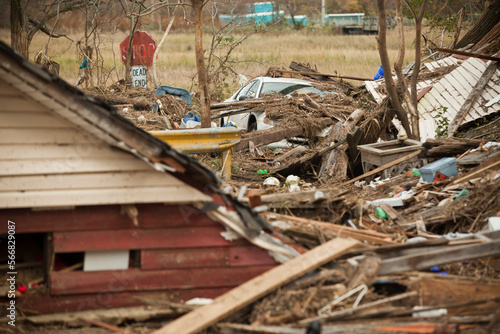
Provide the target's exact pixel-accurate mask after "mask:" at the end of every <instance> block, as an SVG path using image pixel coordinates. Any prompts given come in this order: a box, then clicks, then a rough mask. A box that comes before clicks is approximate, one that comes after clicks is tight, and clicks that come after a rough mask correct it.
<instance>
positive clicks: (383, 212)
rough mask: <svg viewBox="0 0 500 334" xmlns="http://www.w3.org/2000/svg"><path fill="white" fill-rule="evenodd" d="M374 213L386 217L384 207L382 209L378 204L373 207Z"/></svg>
mask: <svg viewBox="0 0 500 334" xmlns="http://www.w3.org/2000/svg"><path fill="white" fill-rule="evenodd" d="M375 213H376V214H377V216H379V217H380V218H382V219H387V213H385V211H384V209H382V208H381V207H380V206H377V208H376V209H375Z"/></svg>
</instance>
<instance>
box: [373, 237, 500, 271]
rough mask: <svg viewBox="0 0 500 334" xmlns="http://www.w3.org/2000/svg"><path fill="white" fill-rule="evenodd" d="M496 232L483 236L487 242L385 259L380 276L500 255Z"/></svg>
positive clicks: (499, 239) (499, 238)
mask: <svg viewBox="0 0 500 334" xmlns="http://www.w3.org/2000/svg"><path fill="white" fill-rule="evenodd" d="M497 234H498V235H500V233H496V232H489V233H484V234H482V236H483V238H486V239H487V241H485V242H484V243H473V244H469V245H460V244H459V245H457V246H442V247H439V248H436V249H433V250H426V251H422V252H420V253H416V254H410V255H405V256H400V257H394V258H390V259H385V260H384V261H382V265H381V266H380V270H379V272H378V274H379V275H391V274H399V273H403V272H406V271H413V270H423V269H427V268H431V267H433V266H439V265H442V264H447V263H451V262H455V261H466V260H471V259H478V258H481V257H488V256H496V255H499V254H500V237H498V239H489V237H497Z"/></svg>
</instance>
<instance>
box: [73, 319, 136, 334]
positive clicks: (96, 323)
mask: <svg viewBox="0 0 500 334" xmlns="http://www.w3.org/2000/svg"><path fill="white" fill-rule="evenodd" d="M77 319H78V320H80V321H83V322H86V323H88V324H91V325H94V326H97V327H102V328H106V329H107V330H110V331H112V332H115V333H122V334H134V333H132V332H130V331H128V330H125V329H123V328H119V327H116V326H112V325H109V324H107V323H104V322H102V321H96V320H91V319H87V318H84V317H77Z"/></svg>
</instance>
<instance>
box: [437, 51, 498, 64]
mask: <svg viewBox="0 0 500 334" xmlns="http://www.w3.org/2000/svg"><path fill="white" fill-rule="evenodd" d="M434 50H435V51H439V52H446V53H451V54H454V55H461V56H467V57H472V58H480V59H486V60H493V61H500V58H498V57H492V56H488V55H483V54H478V53H472V52H465V51H459V50H450V49H443V48H434Z"/></svg>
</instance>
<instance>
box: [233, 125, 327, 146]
mask: <svg viewBox="0 0 500 334" xmlns="http://www.w3.org/2000/svg"><path fill="white" fill-rule="evenodd" d="M331 124H333V121H332V119H331V118H324V119H322V120H321V123H320V126H321V127H322V128H325V127H327V126H329V125H331ZM303 133H304V128H303V127H302V126H300V125H298V126H294V127H291V128H280V127H274V128H271V129H269V130H265V131H263V132H262V133H258V132H254V133H251V134H250V135H248V136H247V137H246V138H242V139H241V140H240V142H239V143H238V144H236V145H235V146H234V147H233V150H235V151H241V150H244V149H246V148H248V143H249V142H250V141H252V142H253V143H254V144H255V145H259V144H263V145H265V144H269V143H274V142H277V141H280V140H282V139H288V138H292V137H297V136H300V135H301V134H303Z"/></svg>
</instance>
